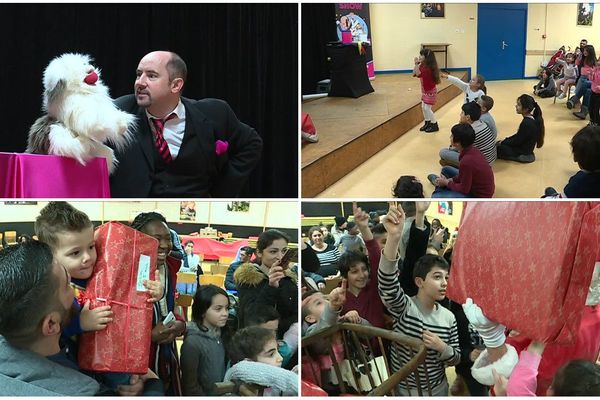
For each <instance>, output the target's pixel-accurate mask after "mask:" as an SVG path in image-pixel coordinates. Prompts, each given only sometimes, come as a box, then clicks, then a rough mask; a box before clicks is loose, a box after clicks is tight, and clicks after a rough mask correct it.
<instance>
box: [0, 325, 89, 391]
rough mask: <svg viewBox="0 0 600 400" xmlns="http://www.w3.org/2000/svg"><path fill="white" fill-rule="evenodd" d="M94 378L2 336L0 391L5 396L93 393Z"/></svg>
mask: <svg viewBox="0 0 600 400" xmlns="http://www.w3.org/2000/svg"><path fill="white" fill-rule="evenodd" d="M99 387H100V386H99V384H98V382H96V381H95V380H94V379H92V378H90V377H89V376H86V375H84V374H82V373H80V372H78V371H76V370H73V369H71V368H66V367H63V366H61V365H59V364H57V363H55V362H53V361H50V360H48V359H46V358H45V357H42V356H41V355H39V354H36V353H34V352H31V351H29V350H23V349H18V348H15V347H13V346H11V345H10V344H9V343H8V342H7V340H6V339H5V338H4V337H3V336H0V392H1V393H2V395H3V396H94V395H95V394H96V393H98V391H99Z"/></svg>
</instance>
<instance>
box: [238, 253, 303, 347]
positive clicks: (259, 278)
mask: <svg viewBox="0 0 600 400" xmlns="http://www.w3.org/2000/svg"><path fill="white" fill-rule="evenodd" d="M285 275H286V276H285V278H283V279H281V281H279V287H278V288H275V287H271V286H269V277H268V276H267V275H265V274H264V273H263V272H262V271H261V270H260V269H259V267H258V265H256V264H251V263H247V264H243V265H241V266H240V267H238V269H237V270H236V271H235V274H234V280H235V285H236V287H237V289H238V296H239V299H240V306H239V311H238V312H239V314H238V315H239V320H240V321H244V312H245V310H246V309H247V308H248V307H249V306H250V305H252V304H264V305H268V306H272V307H275V308H276V309H277V311H278V312H279V315H280V316H281V319H280V321H279V332H278V337H281V336H282V335H283V333H285V332H286V331H287V330H288V329H289V328H290V326H291V325H292V324H293V323H294V322H298V286H297V282H298V276H297V275H296V273H295V272H294V271H293V270H292V269H290V268H288V269H286V270H285Z"/></svg>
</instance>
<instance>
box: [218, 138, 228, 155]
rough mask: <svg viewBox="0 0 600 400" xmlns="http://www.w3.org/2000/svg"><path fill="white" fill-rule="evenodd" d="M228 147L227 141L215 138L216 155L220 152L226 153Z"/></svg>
mask: <svg viewBox="0 0 600 400" xmlns="http://www.w3.org/2000/svg"><path fill="white" fill-rule="evenodd" d="M228 148H229V142H227V141H224V140H217V141H216V143H215V153H217V155H218V156H220V155H221V154H225V153H227V149H228Z"/></svg>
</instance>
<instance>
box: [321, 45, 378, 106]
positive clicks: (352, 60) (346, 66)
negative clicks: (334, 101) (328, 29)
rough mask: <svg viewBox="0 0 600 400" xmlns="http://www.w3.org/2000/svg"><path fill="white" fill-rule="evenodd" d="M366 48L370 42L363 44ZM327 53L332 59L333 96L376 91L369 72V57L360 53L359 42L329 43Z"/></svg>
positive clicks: (354, 95)
mask: <svg viewBox="0 0 600 400" xmlns="http://www.w3.org/2000/svg"><path fill="white" fill-rule="evenodd" d="M362 46H363V47H365V49H366V48H367V47H366V46H368V44H366V43H363V44H362ZM327 54H328V55H329V58H330V60H331V89H330V90H329V96H331V97H354V98H357V97H361V96H364V95H365V94H368V93H371V92H374V91H375V90H374V89H373V86H371V82H370V81H369V75H368V73H367V57H366V55H365V54H360V53H359V50H358V44H357V43H350V44H342V43H341V42H331V43H328V44H327Z"/></svg>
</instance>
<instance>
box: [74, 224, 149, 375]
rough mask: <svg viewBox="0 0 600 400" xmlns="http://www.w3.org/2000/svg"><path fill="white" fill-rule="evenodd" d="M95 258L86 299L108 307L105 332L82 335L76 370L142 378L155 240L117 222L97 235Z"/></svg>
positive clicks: (147, 337)
mask: <svg viewBox="0 0 600 400" xmlns="http://www.w3.org/2000/svg"><path fill="white" fill-rule="evenodd" d="M95 240H96V251H97V253H98V259H97V261H96V266H95V267H94V274H93V275H92V277H91V278H90V279H89V280H88V283H87V288H86V291H85V298H86V299H90V300H91V307H90V308H94V307H99V306H103V305H106V304H108V305H110V306H111V310H112V312H113V313H114V317H113V321H112V322H111V323H109V324H108V325H107V327H106V329H104V330H101V331H96V332H87V333H84V334H83V335H81V340H80V344H79V356H78V357H79V367H80V368H82V369H85V370H89V371H101V372H106V371H111V372H127V373H133V374H145V373H146V372H147V371H148V360H149V358H150V342H151V332H152V304H151V303H148V302H147V301H146V300H147V299H148V297H149V296H148V294H147V293H146V292H145V291H144V290H145V289H144V288H143V285H142V281H143V279H154V273H155V271H156V254H157V251H158V241H157V240H156V239H154V238H153V237H150V236H147V235H145V234H143V233H141V232H139V231H136V230H135V229H131V228H130V227H128V226H125V225H123V224H120V223H118V222H108V223H106V224H104V225H101V226H99V227H98V228H97V229H96V232H95Z"/></svg>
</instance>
